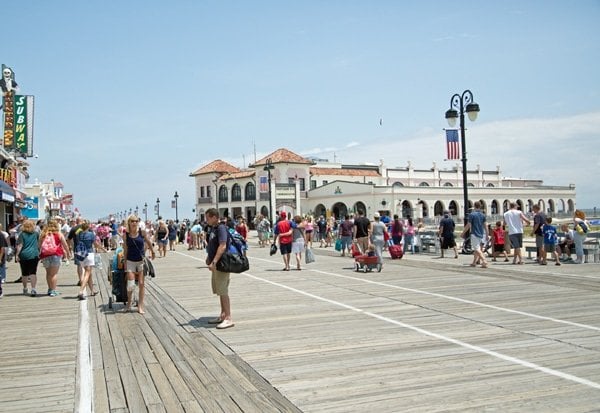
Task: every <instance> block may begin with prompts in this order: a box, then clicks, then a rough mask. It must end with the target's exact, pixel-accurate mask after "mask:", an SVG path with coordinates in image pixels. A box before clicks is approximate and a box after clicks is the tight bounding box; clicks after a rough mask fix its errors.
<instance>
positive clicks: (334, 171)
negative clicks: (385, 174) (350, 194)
mask: <svg viewBox="0 0 600 413" xmlns="http://www.w3.org/2000/svg"><path fill="white" fill-rule="evenodd" d="M308 170H309V172H310V174H311V175H317V176H322V175H342V176H381V175H380V174H379V172H377V171H374V170H372V169H349V168H348V169H346V168H316V167H315V168H308Z"/></svg>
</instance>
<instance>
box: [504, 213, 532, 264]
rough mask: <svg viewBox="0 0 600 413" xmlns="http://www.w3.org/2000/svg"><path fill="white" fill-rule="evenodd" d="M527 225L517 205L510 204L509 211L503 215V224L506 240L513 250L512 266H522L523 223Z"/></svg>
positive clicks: (527, 221) (526, 220) (525, 218)
mask: <svg viewBox="0 0 600 413" xmlns="http://www.w3.org/2000/svg"><path fill="white" fill-rule="evenodd" d="M524 222H525V223H527V225H529V220H528V219H527V217H526V216H525V215H524V214H523V212H521V211H519V210H518V209H517V203H516V202H511V203H510V209H509V210H508V211H506V212H505V213H504V224H505V225H506V228H508V239H509V240H510V245H511V247H512V248H514V249H515V252H514V255H513V264H523V255H522V253H521V248H523V223H524Z"/></svg>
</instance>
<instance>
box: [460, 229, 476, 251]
mask: <svg viewBox="0 0 600 413" xmlns="http://www.w3.org/2000/svg"><path fill="white" fill-rule="evenodd" d="M460 253H461V254H464V255H471V254H473V248H472V247H471V231H467V233H466V234H465V238H464V239H463V243H462V249H461V251H460Z"/></svg>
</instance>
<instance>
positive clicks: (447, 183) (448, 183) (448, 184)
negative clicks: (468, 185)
mask: <svg viewBox="0 0 600 413" xmlns="http://www.w3.org/2000/svg"><path fill="white" fill-rule="evenodd" d="M444 186H454V185H452V184H451V183H450V182H446V183H445V184H444Z"/></svg>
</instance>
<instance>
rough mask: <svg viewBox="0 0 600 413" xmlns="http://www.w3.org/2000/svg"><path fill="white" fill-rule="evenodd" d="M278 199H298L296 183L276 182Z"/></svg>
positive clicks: (276, 196)
mask: <svg viewBox="0 0 600 413" xmlns="http://www.w3.org/2000/svg"><path fill="white" fill-rule="evenodd" d="M275 198H276V199H296V185H294V184H276V185H275Z"/></svg>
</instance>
